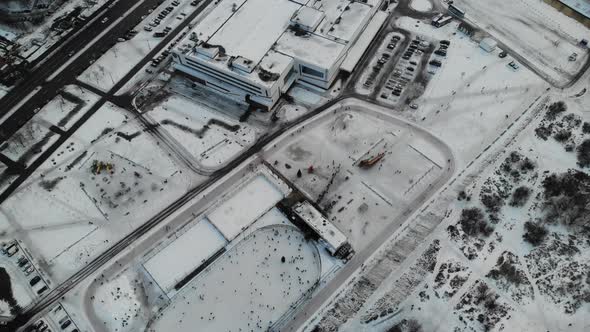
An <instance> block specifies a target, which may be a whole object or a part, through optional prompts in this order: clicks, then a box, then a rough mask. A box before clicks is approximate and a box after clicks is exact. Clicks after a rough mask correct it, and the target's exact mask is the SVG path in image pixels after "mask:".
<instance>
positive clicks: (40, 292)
mask: <svg viewBox="0 0 590 332" xmlns="http://www.w3.org/2000/svg"><path fill="white" fill-rule="evenodd" d="M46 290H47V286H43V288H41V289H40V290H38V291H37V295H41V294H43V292H45V291H46Z"/></svg>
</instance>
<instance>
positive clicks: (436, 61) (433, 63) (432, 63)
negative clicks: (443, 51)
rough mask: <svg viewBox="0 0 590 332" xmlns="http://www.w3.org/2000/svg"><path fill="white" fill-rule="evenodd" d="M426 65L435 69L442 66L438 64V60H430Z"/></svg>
mask: <svg viewBox="0 0 590 332" xmlns="http://www.w3.org/2000/svg"><path fill="white" fill-rule="evenodd" d="M428 64H430V65H431V66H435V67H440V66H442V62H440V61H438V60H431V61H430V62H429V63H428Z"/></svg>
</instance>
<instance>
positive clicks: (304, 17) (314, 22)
mask: <svg viewBox="0 0 590 332" xmlns="http://www.w3.org/2000/svg"><path fill="white" fill-rule="evenodd" d="M324 16H326V14H324V12H322V11H320V10H317V9H315V8H312V7H301V9H299V11H297V14H295V16H293V17H292V18H291V22H293V23H295V24H298V25H300V26H302V27H303V28H304V29H306V30H308V31H314V30H315V28H316V27H317V26H318V25H319V24H320V22H321V21H322V19H323V18H324Z"/></svg>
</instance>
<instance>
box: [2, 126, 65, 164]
mask: <svg viewBox="0 0 590 332" xmlns="http://www.w3.org/2000/svg"><path fill="white" fill-rule="evenodd" d="M57 138H58V134H56V133H55V132H53V131H51V129H49V126H48V125H47V124H46V123H44V122H43V121H37V118H34V119H33V120H32V121H29V122H27V123H26V124H25V125H24V126H23V127H22V128H21V129H19V130H18V131H17V132H16V133H15V134H14V135H12V136H11V137H10V138H9V139H8V140H6V141H5V142H3V143H2V144H0V153H2V154H3V155H4V156H6V157H8V158H9V159H10V160H12V161H14V162H16V163H19V164H22V165H25V166H28V165H30V164H31V163H33V162H34V161H35V160H36V159H37V157H39V155H40V154H41V153H43V151H45V150H46V149H47V148H48V147H49V146H51V144H53V143H54V142H55V141H57Z"/></svg>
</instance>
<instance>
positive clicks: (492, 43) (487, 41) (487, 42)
mask: <svg viewBox="0 0 590 332" xmlns="http://www.w3.org/2000/svg"><path fill="white" fill-rule="evenodd" d="M496 46H498V42H497V41H496V40H494V39H493V38H490V37H486V38H484V39H482V40H481V42H479V47H481V48H482V49H483V50H484V51H486V52H488V53H491V52H493V51H494V50H495V49H496Z"/></svg>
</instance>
